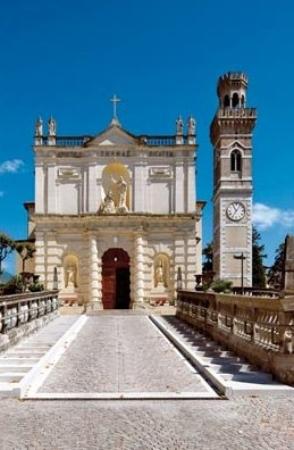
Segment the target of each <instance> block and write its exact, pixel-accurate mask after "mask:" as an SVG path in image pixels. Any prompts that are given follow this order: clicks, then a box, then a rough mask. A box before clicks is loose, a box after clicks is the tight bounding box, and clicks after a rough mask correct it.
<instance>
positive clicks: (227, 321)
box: [177, 290, 294, 384]
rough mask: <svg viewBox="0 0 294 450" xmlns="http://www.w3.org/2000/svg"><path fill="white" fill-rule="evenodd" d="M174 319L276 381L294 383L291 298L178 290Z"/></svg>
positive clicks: (293, 302)
mask: <svg viewBox="0 0 294 450" xmlns="http://www.w3.org/2000/svg"><path fill="white" fill-rule="evenodd" d="M177 316H178V317H179V318H181V319H182V320H184V321H186V322H188V323H190V324H192V325H193V326H195V327H196V328H197V329H198V330H200V331H201V332H203V333H205V334H209V335H210V336H211V337H212V338H213V339H214V340H216V341H217V342H220V343H221V344H224V345H225V346H227V347H228V348H229V349H231V350H233V351H234V352H236V353H237V354H239V355H240V356H243V357H245V358H247V359H248V361H250V362H251V363H252V364H255V365H257V366H259V367H260V368H262V369H263V370H266V371H268V372H271V373H272V374H273V375H274V376H275V377H276V378H277V379H279V380H281V381H283V382H286V383H290V384H294V296H289V297H284V298H263V297H254V296H251V297H247V296H241V295H236V294H235V295H225V294H216V293H206V292H190V291H184V290H181V291H178V299H177Z"/></svg>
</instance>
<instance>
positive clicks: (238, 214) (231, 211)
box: [227, 202, 245, 222]
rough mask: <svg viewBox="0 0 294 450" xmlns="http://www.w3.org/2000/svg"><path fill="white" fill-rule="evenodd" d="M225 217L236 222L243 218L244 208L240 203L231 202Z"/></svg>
mask: <svg viewBox="0 0 294 450" xmlns="http://www.w3.org/2000/svg"><path fill="white" fill-rule="evenodd" d="M227 216H228V218H229V219H231V220H234V221H235V222H238V221H239V220H241V219H243V217H244V216H245V206H244V205H243V204H242V203H240V202H232V203H231V204H230V205H229V206H228V208H227Z"/></svg>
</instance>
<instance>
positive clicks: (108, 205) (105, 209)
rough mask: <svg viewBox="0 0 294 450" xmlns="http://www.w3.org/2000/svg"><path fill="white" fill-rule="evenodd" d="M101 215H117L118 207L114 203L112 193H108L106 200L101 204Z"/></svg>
mask: <svg viewBox="0 0 294 450" xmlns="http://www.w3.org/2000/svg"><path fill="white" fill-rule="evenodd" d="M99 213H100V214H115V213H116V207H115V204H114V201H113V197H112V192H111V191H108V192H107V194H106V196H105V199H104V200H103V202H102V203H101V206H100V208H99Z"/></svg>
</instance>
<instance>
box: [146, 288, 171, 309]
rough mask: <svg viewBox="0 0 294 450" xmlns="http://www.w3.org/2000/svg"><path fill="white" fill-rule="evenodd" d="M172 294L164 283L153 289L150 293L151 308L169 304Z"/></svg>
mask: <svg viewBox="0 0 294 450" xmlns="http://www.w3.org/2000/svg"><path fill="white" fill-rule="evenodd" d="M169 297H170V292H169V290H168V288H166V287H165V286H164V284H163V283H158V285H157V286H156V287H155V288H153V289H152V291H151V292H150V297H149V303H150V305H151V306H162V305H165V304H168V303H169Z"/></svg>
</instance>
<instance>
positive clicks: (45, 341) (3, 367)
mask: <svg viewBox="0 0 294 450" xmlns="http://www.w3.org/2000/svg"><path fill="white" fill-rule="evenodd" d="M75 320H76V316H64V317H58V318H57V319H55V320H54V321H52V322H51V323H49V324H48V325H47V326H46V327H44V328H43V329H41V330H39V331H38V332H37V333H35V334H33V335H31V336H29V337H27V338H25V339H23V340H22V341H21V342H19V343H18V344H17V345H15V346H13V347H11V348H9V349H8V350H7V351H5V352H3V353H1V354H0V395H1V394H5V396H7V395H8V396H9V395H14V391H15V390H16V389H18V388H19V386H20V383H21V382H22V380H23V379H24V377H25V376H26V375H27V374H28V373H29V372H30V371H31V370H32V369H33V367H34V366H35V365H36V364H37V363H38V362H39V361H40V360H41V358H42V357H43V356H44V355H45V354H46V353H47V352H48V350H50V348H51V347H52V346H53V345H54V344H55V343H56V342H57V341H58V339H59V338H60V337H61V336H62V335H63V334H64V333H65V331H66V330H67V329H68V328H69V327H70V326H71V325H72V324H73V322H74V321H75Z"/></svg>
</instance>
